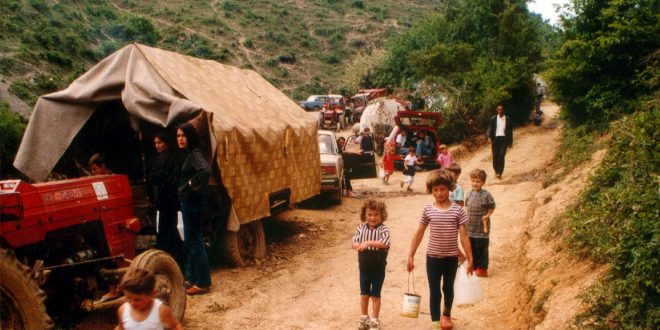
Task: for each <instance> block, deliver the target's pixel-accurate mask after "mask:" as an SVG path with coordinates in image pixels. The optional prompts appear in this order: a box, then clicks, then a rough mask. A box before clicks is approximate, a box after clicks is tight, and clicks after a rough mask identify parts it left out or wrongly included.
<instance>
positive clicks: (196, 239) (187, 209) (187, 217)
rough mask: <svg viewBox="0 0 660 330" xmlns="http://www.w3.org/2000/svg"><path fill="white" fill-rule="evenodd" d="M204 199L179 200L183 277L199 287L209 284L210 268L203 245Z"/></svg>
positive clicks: (206, 286)
mask: <svg viewBox="0 0 660 330" xmlns="http://www.w3.org/2000/svg"><path fill="white" fill-rule="evenodd" d="M205 211H206V201H204V200H202V201H199V200H189V201H185V202H184V201H181V212H182V213H183V235H184V238H185V240H184V241H183V248H184V249H185V251H186V259H185V260H186V267H185V268H186V271H185V274H184V276H185V278H186V280H188V282H190V283H192V284H194V285H196V286H198V287H200V288H208V287H209V286H211V268H210V266H209V258H208V256H207V255H206V246H205V245H204V238H203V235H204V221H203V219H202V217H203V216H204V212H205Z"/></svg>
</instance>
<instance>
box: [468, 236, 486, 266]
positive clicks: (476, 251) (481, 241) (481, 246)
mask: <svg viewBox="0 0 660 330" xmlns="http://www.w3.org/2000/svg"><path fill="white" fill-rule="evenodd" d="M488 244H489V239H488V238H477V237H470V245H472V262H473V263H474V269H477V268H481V269H488Z"/></svg>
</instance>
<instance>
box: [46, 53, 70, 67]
mask: <svg viewBox="0 0 660 330" xmlns="http://www.w3.org/2000/svg"><path fill="white" fill-rule="evenodd" d="M41 57H43V58H44V59H45V60H46V61H48V62H50V63H53V64H57V65H59V66H61V67H64V68H68V69H70V68H71V66H72V65H73V61H72V60H71V58H70V57H68V56H67V55H64V54H63V53H61V52H58V51H55V50H48V51H45V52H42V53H41Z"/></svg>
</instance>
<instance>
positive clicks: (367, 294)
mask: <svg viewBox="0 0 660 330" xmlns="http://www.w3.org/2000/svg"><path fill="white" fill-rule="evenodd" d="M512 132H513V127H512V123H511V120H510V118H509V117H508V116H505V115H504V108H503V106H502V105H501V104H499V105H498V106H497V115H495V116H493V117H492V118H491V120H490V122H489V125H488V131H487V133H486V134H487V137H488V140H489V143H491V145H492V153H493V169H494V170H495V177H496V178H498V179H501V178H502V172H503V171H504V159H505V158H504V157H505V154H506V150H507V148H510V147H511V145H512V143H513V135H512ZM406 135H407V133H406V132H405V131H401V132H400V134H399V135H398V136H397V138H396V141H395V143H389V144H387V149H386V153H385V155H384V156H383V171H384V177H383V183H385V184H387V182H388V180H389V178H390V176H391V175H392V173H393V172H394V156H395V155H396V154H397V153H398V154H406V156H405V158H404V161H403V166H404V169H403V179H402V180H401V182H400V184H401V187H404V185H407V190H410V189H411V188H410V187H411V185H412V182H413V180H414V176H415V168H416V166H417V165H421V157H418V156H417V155H418V153H417V151H418V150H420V149H421V150H422V152H421V153H420V154H421V155H423V152H424V151H425V150H426V147H427V145H426V143H427V141H428V140H429V139H425V138H424V134H421V135H419V134H418V136H417V137H418V138H417V140H416V143H415V144H411V143H410V139H407V137H406ZM436 162H437V164H438V165H439V167H440V169H439V170H434V171H433V172H431V173H429V175H428V177H427V179H426V190H427V193H429V194H431V195H432V196H433V201H432V202H431V203H429V204H428V205H426V206H425V207H424V208H423V209H422V212H421V215H420V218H419V225H418V228H417V230H416V232H415V234H414V235H413V237H412V242H411V244H410V250H409V253H408V260H407V264H406V269H407V271H408V272H412V271H413V269H414V268H415V253H416V252H417V248H418V247H419V244H420V243H421V241H422V238H423V237H424V233H425V232H426V229H427V228H429V227H430V228H431V229H430V237H429V240H428V246H427V250H426V272H427V277H428V283H429V293H430V303H429V305H430V310H431V322H432V328H433V329H441V328H442V329H451V328H452V327H453V324H452V321H451V309H452V304H453V300H454V280H455V277H456V273H457V270H458V266H459V265H460V264H461V263H463V262H465V260H467V267H466V268H467V272H468V274H473V273H474V274H475V275H476V276H479V277H487V276H488V265H489V257H488V246H489V244H490V242H489V234H490V228H491V226H490V217H491V215H492V214H493V212H494V211H495V199H494V198H493V196H492V194H490V192H488V191H487V190H485V189H483V186H484V184H485V182H486V178H487V174H486V172H485V171H483V170H481V169H475V170H473V171H471V172H470V184H471V188H472V189H471V190H470V191H469V192H468V193H467V194H464V192H463V189H462V187H461V186H460V185H459V184H458V183H457V181H458V178H459V176H460V174H461V167H460V165H459V164H457V163H455V162H454V159H453V157H452V155H451V153H450V152H449V150H448V148H447V146H446V145H440V146H439V147H438V154H437V158H436ZM360 220H361V221H362V223H361V224H360V225H359V226H358V228H357V230H356V232H355V235H354V236H353V241H352V247H353V249H354V250H356V251H358V263H359V273H360V310H361V314H362V316H361V318H360V321H359V329H361V330H365V329H378V328H379V321H378V317H379V313H380V305H381V289H382V286H383V282H384V280H385V267H386V265H387V252H388V250H389V247H390V240H391V238H390V230H389V228H388V227H387V225H385V224H384V223H383V222H384V221H385V220H387V208H386V205H385V203H383V202H382V201H378V200H372V199H370V200H367V201H366V202H365V203H364V205H363V206H362V209H361V211H360ZM457 238H458V239H457ZM459 240H460V245H461V246H462V248H463V251H464V252H462V251H461V250H460V249H459V245H458V241H459ZM441 283H442V284H441ZM443 295H444V308H443V309H442V313H441V307H440V304H441V301H442V297H443ZM369 301H371V303H372V314H371V316H369V313H368V312H369V309H368V306H369Z"/></svg>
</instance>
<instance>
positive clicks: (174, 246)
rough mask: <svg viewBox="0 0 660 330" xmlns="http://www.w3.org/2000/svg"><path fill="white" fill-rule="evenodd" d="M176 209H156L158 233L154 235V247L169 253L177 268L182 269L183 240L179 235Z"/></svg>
mask: <svg viewBox="0 0 660 330" xmlns="http://www.w3.org/2000/svg"><path fill="white" fill-rule="evenodd" d="M176 213H177V210H176V209H170V210H158V234H157V235H156V248H157V249H159V250H162V251H165V252H167V253H169V254H170V255H171V256H172V258H174V260H176V263H177V264H179V268H181V269H183V265H184V263H183V258H182V249H183V242H182V241H181V237H179V231H178V230H177V228H176V225H177V215H176Z"/></svg>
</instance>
